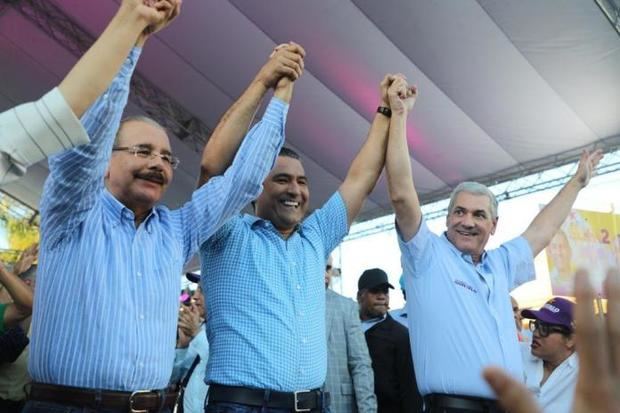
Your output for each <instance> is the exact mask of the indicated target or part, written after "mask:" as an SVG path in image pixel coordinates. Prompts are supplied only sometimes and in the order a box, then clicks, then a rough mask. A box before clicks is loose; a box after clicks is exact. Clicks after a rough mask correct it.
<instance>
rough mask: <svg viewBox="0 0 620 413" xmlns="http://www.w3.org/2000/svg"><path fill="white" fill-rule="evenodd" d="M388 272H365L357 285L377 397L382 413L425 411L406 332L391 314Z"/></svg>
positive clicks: (379, 409)
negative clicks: (389, 312) (389, 311)
mask: <svg viewBox="0 0 620 413" xmlns="http://www.w3.org/2000/svg"><path fill="white" fill-rule="evenodd" d="M390 288H391V289H393V288H394V287H393V286H392V284H390V283H389V282H388V276H387V274H386V273H385V271H383V270H381V269H379V268H372V269H369V270H366V271H364V272H363V273H362V275H361V276H360V278H359V280H358V283H357V302H358V303H359V315H360V318H361V320H362V330H364V335H365V336H366V343H367V344H368V350H369V351H370V358H371V359H372V369H373V371H374V372H375V393H376V395H377V404H378V412H379V413H398V412H401V413H412V412H421V411H422V397H421V396H420V393H419V392H418V387H417V384H416V381H415V374H414V369H413V361H412V359H411V349H410V347H409V332H408V331H407V328H405V327H403V326H402V325H401V324H400V323H398V322H396V321H395V320H394V319H393V318H392V317H391V316H390V315H389V314H388V308H389V306H390V294H389V289H390Z"/></svg>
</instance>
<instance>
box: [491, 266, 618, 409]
mask: <svg viewBox="0 0 620 413" xmlns="http://www.w3.org/2000/svg"><path fill="white" fill-rule="evenodd" d="M604 290H605V295H606V296H607V297H608V302H607V314H606V316H605V317H603V316H601V314H595V312H594V305H593V301H594V299H595V298H596V292H595V290H594V288H592V285H591V283H590V280H589V274H588V273H587V271H585V270H579V271H577V274H576V276H575V297H576V299H577V304H576V305H575V308H574V321H575V325H576V326H577V328H576V329H575V336H576V338H575V340H576V341H577V342H578V343H579V371H578V373H577V385H576V387H575V390H574V394H573V396H572V399H573V403H572V410H571V411H572V412H573V413H607V412H617V411H620V398H618V394H620V368H618V367H619V366H618V360H619V358H618V355H617V353H618V349H619V348H620V335H619V334H618V333H617V332H618V328H619V326H620V271H618V269H617V268H614V269H610V270H609V271H608V273H607V277H606V279H605V282H604ZM484 378H485V380H486V381H487V383H489V385H490V386H491V388H492V389H493V392H494V393H495V394H496V395H497V398H498V400H499V402H500V403H501V405H502V406H503V407H504V408H505V409H506V410H507V411H510V412H511V413H540V412H542V409H541V407H540V406H539V405H538V403H537V402H536V400H535V397H534V396H533V395H532V394H531V393H530V392H529V390H528V389H527V387H526V386H525V385H524V384H523V383H522V382H521V381H520V380H518V379H516V378H514V377H513V376H512V375H511V374H510V373H509V372H507V371H505V370H503V369H501V368H499V367H488V368H486V369H485V370H484Z"/></svg>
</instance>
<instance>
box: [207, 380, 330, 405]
mask: <svg viewBox="0 0 620 413" xmlns="http://www.w3.org/2000/svg"><path fill="white" fill-rule="evenodd" d="M212 402H225V403H239V404H245V405H249V406H261V407H271V408H277V409H291V410H292V411H294V412H310V411H312V410H319V411H320V410H322V409H323V408H325V407H328V406H329V393H328V392H323V391H321V390H320V389H314V390H300V391H296V392H290V393H289V392H279V391H274V390H263V389H252V388H248V387H237V386H223V385H220V384H212V385H211V386H209V403H212Z"/></svg>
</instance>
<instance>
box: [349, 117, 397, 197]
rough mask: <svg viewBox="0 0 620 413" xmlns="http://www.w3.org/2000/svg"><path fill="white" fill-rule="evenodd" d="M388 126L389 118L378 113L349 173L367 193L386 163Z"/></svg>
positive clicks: (366, 193)
mask: <svg viewBox="0 0 620 413" xmlns="http://www.w3.org/2000/svg"><path fill="white" fill-rule="evenodd" d="M388 127H389V120H388V118H387V117H385V116H384V115H381V114H379V113H377V114H376V115H375V118H374V119H373V121H372V124H371V126H370V131H369V132H368V138H367V139H366V142H364V145H363V146H362V149H361V150H360V152H359V153H358V154H357V156H356V157H355V159H354V160H353V162H352V163H351V167H350V168H349V171H348V173H347V178H349V177H351V178H352V179H355V180H356V181H357V182H358V185H359V186H360V187H361V188H363V190H364V191H365V195H368V194H369V193H370V192H371V191H372V189H373V188H374V186H375V184H376V183H377V180H378V179H379V176H380V175H381V171H382V170H383V166H384V165H385V152H386V145H387V132H388Z"/></svg>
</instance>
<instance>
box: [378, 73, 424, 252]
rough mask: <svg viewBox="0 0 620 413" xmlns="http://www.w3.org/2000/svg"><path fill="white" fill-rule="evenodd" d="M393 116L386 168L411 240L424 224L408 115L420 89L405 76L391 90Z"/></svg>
mask: <svg viewBox="0 0 620 413" xmlns="http://www.w3.org/2000/svg"><path fill="white" fill-rule="evenodd" d="M388 97H389V102H390V108H391V110H392V118H391V119H390V134H389V139H388V144H387V155H386V160H385V171H386V174H387V181H388V191H389V193H390V200H391V201H392V206H393V207H394V212H395V213H396V224H397V226H398V229H399V231H400V233H401V236H402V238H403V240H404V241H409V240H410V239H411V238H412V237H413V236H414V235H415V234H416V233H417V232H418V228H419V227H420V221H421V219H422V210H421V209H420V200H419V199H418V194H417V192H416V189H415V186H414V183H413V176H412V173H411V160H410V158H409V148H408V146H407V115H408V114H409V112H410V111H411V109H412V108H413V104H414V103H415V100H416V98H417V89H416V88H415V87H408V86H407V84H406V81H405V80H404V78H402V77H400V76H399V77H398V78H397V80H395V81H394V83H393V84H392V87H390V89H389V91H388Z"/></svg>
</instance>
